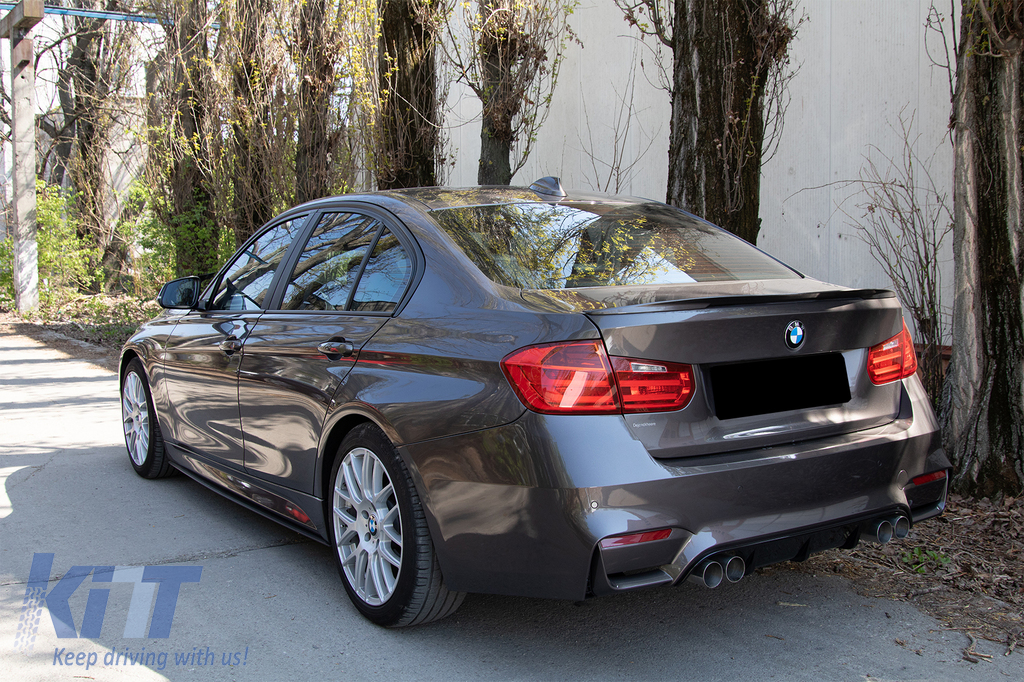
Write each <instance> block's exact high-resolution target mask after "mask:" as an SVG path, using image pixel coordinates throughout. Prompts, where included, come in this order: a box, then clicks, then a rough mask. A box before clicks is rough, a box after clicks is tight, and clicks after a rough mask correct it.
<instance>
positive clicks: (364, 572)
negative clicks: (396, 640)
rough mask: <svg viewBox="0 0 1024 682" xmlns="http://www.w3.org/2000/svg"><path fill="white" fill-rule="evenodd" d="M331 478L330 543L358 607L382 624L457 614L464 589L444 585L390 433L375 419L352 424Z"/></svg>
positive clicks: (399, 624)
mask: <svg viewBox="0 0 1024 682" xmlns="http://www.w3.org/2000/svg"><path fill="white" fill-rule="evenodd" d="M330 481H331V489H330V491H329V493H328V495H327V500H328V501H329V502H330V504H331V510H330V519H331V520H330V522H329V523H328V524H327V525H328V528H329V529H330V530H329V532H330V536H331V545H332V546H333V547H334V557H335V559H336V561H337V562H338V572H339V573H340V574H341V580H342V583H344V585H345V591H346V592H347V593H348V596H349V598H350V599H351V600H352V603H353V604H354V605H355V607H356V609H358V610H359V612H360V613H361V614H363V615H364V616H365V617H366V618H368V619H369V620H371V621H373V622H374V623H376V624H377V625H383V626H385V627H405V626H409V625H420V624H422V623H429V622H431V621H434V620H438V619H440V618H444V617H445V616H448V615H451V614H452V613H454V612H455V610H456V609H458V608H459V605H461V604H462V600H463V598H464V597H465V593H464V592H452V591H450V590H448V588H447V587H445V585H444V580H443V578H442V576H441V569H440V566H439V565H438V563H437V557H436V556H435V554H434V546H433V543H432V542H431V540H430V531H429V530H428V528H427V522H426V518H425V516H424V513H423V507H422V505H421V504H420V499H419V495H418V494H417V493H416V488H415V487H414V486H413V483H412V477H411V476H410V475H409V472H408V470H407V469H406V467H405V464H404V463H403V462H402V458H401V456H400V455H399V454H398V452H397V451H396V450H395V447H394V446H393V445H392V444H391V441H389V440H388V438H387V436H385V435H384V433H383V432H382V431H381V430H380V429H379V428H377V427H376V426H374V425H373V424H361V425H359V426H357V427H356V428H354V429H353V430H352V431H351V432H350V433H349V434H348V435H347V436H346V437H345V439H344V440H343V441H342V443H341V447H340V448H339V449H338V456H337V457H336V458H335V460H334V466H333V468H332V471H331V478H330Z"/></svg>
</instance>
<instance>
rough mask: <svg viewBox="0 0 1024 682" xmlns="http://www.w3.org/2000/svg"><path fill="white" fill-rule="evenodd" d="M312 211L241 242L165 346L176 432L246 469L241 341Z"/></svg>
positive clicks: (175, 439)
mask: <svg viewBox="0 0 1024 682" xmlns="http://www.w3.org/2000/svg"><path fill="white" fill-rule="evenodd" d="M306 217H307V216H306V215H300V216H293V217H290V218H288V219H287V220H284V221H281V222H279V223H276V224H275V225H273V226H271V227H269V228H267V229H265V230H263V231H262V232H260V233H259V234H258V235H256V236H255V237H253V239H251V240H250V241H249V243H247V244H246V245H245V246H243V247H242V248H241V249H240V250H239V251H238V252H237V253H236V255H235V257H234V258H233V259H232V260H231V262H230V263H229V264H228V265H227V267H225V268H224V269H223V270H222V272H221V275H220V277H219V278H218V279H217V281H216V282H215V284H214V285H212V286H211V288H210V289H209V293H208V294H207V295H206V296H204V299H203V300H204V302H205V304H204V305H201V306H200V307H203V308H204V309H203V310H198V309H197V310H190V311H189V312H188V313H186V314H185V315H183V316H182V317H181V318H180V319H179V320H178V323H177V325H175V328H174V331H173V333H172V334H171V336H170V338H169V339H168V342H167V345H166V347H165V349H164V355H163V364H164V385H165V386H166V390H167V397H168V403H169V411H170V419H168V420H167V421H168V423H170V424H171V433H168V434H165V438H167V440H169V441H170V442H171V443H172V444H175V445H178V446H179V447H181V448H182V449H185V450H187V451H192V452H194V453H198V454H201V455H205V456H207V457H210V458H212V459H214V460H217V461H219V462H222V463H226V464H231V465H234V466H237V467H239V468H240V467H241V466H242V432H241V422H240V420H239V416H238V367H239V364H240V362H241V357H242V345H243V343H244V341H245V338H246V336H248V334H249V332H250V330H251V329H252V327H253V325H254V324H255V323H256V320H258V319H259V316H260V315H262V314H263V311H264V309H265V306H266V305H267V303H269V300H270V296H271V294H272V291H273V289H272V287H273V285H274V283H275V276H276V275H277V269H278V265H279V264H280V263H281V261H282V260H283V259H284V256H285V254H286V253H287V252H288V249H289V247H290V246H291V244H292V242H293V241H294V240H295V237H296V236H297V235H298V233H299V231H300V229H301V227H302V224H303V222H304V220H305V218H306Z"/></svg>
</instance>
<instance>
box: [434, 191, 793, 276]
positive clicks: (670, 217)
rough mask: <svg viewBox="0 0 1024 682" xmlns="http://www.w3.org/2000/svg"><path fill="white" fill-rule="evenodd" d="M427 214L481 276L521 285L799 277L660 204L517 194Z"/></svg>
mask: <svg viewBox="0 0 1024 682" xmlns="http://www.w3.org/2000/svg"><path fill="white" fill-rule="evenodd" d="M430 214H431V216H432V217H433V218H434V219H435V220H436V221H437V223H438V224H439V225H440V226H441V228H442V229H444V230H445V231H446V232H447V233H448V235H449V236H450V237H451V238H452V239H453V240H454V241H455V242H456V243H457V244H458V245H459V247H461V248H462V250H463V251H464V252H465V254H466V256H468V257H469V259H470V260H472V261H473V263H474V264H476V266H477V267H478V268H480V270H481V271H482V272H483V273H484V274H485V275H487V277H489V278H490V279H491V280H493V281H494V282H497V283H498V284H504V285H506V286H512V287H518V288H522V289H572V288H581V287H598V286H615V285H637V284H644V285H651V284H683V283H689V282H714V281H725V280H750V279H788V278H798V277H799V275H798V274H797V273H796V272H795V271H793V270H791V269H790V268H788V267H786V266H785V265H783V264H782V263H780V262H779V261H777V260H775V259H774V258H772V257H771V256H768V255H767V254H765V253H763V252H762V251H759V250H758V249H756V248H754V247H753V246H751V245H750V244H748V243H747V242H745V241H743V240H741V239H739V238H737V237H735V236H733V235H731V234H729V233H728V232H726V231H724V230H721V229H719V228H717V227H714V226H713V225H711V224H710V223H706V222H704V221H702V220H699V219H697V218H694V217H693V216H691V215H689V214H687V213H684V212H682V211H678V210H676V209H674V208H672V207H671V206H667V205H665V204H659V203H653V202H652V203H638V204H595V203H578V204H573V203H558V204H550V203H543V202H523V203H510V204H495V205H486V206H462V207H454V208H443V209H435V210H433V211H431V212H430Z"/></svg>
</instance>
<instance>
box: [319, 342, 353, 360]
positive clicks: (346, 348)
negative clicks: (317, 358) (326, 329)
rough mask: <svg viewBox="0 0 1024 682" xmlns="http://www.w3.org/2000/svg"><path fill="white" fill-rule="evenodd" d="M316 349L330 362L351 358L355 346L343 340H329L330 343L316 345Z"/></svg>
mask: <svg viewBox="0 0 1024 682" xmlns="http://www.w3.org/2000/svg"><path fill="white" fill-rule="evenodd" d="M316 349H317V350H318V351H320V352H321V353H323V354H324V355H326V356H327V357H328V359H330V360H337V359H338V358H347V357H351V356H352V353H354V352H355V350H356V349H355V346H353V345H352V344H351V343H349V342H348V341H346V340H345V339H331V340H330V341H324V342H323V343H321V344H320V345H318V346H317V347H316Z"/></svg>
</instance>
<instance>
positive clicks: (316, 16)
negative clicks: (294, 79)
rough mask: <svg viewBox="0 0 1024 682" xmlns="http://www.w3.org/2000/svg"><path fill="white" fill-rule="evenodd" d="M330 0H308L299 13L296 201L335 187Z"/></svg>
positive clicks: (309, 199) (325, 194) (308, 199)
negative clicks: (328, 47)
mask: <svg viewBox="0 0 1024 682" xmlns="http://www.w3.org/2000/svg"><path fill="white" fill-rule="evenodd" d="M326 21H327V4H326V0H307V1H306V2H305V3H303V5H302V9H301V11H300V15H299V39H298V47H299V54H298V62H299V124H298V144H297V145H296V148H295V201H296V203H300V204H301V203H303V202H306V201H311V200H313V199H319V198H320V197H323V196H327V194H328V192H330V189H331V153H332V151H333V148H332V147H333V145H332V144H331V141H330V135H329V133H328V125H329V121H330V119H329V113H330V101H331V94H332V92H333V91H334V64H333V62H332V60H331V52H330V51H328V50H325V49H324V46H323V43H324V39H325V38H324V36H325V33H326V31H325V23H326Z"/></svg>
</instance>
